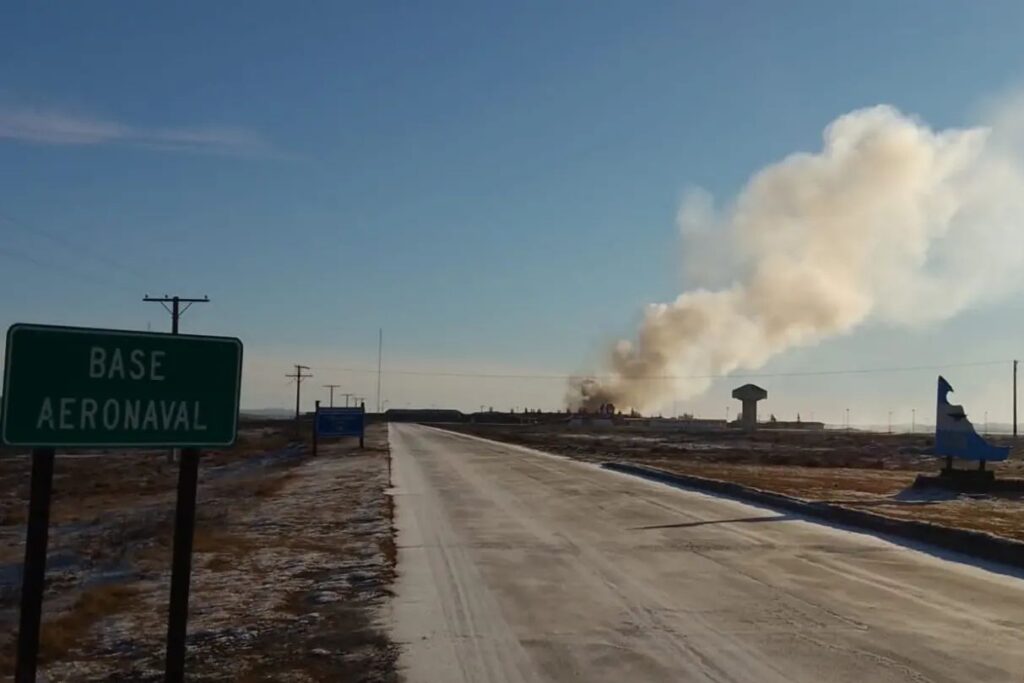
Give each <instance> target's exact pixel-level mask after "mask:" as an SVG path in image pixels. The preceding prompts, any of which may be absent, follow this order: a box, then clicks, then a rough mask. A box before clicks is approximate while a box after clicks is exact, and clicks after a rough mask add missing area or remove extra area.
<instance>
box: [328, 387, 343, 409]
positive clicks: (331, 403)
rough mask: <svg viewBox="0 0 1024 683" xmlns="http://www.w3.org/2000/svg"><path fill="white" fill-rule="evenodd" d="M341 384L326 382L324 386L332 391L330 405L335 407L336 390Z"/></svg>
mask: <svg viewBox="0 0 1024 683" xmlns="http://www.w3.org/2000/svg"><path fill="white" fill-rule="evenodd" d="M340 386H341V385H340V384H325V385H324V388H325V389H328V390H329V391H330V392H331V399H330V407H331V408H333V407H334V390H335V389H337V388H338V387H340Z"/></svg>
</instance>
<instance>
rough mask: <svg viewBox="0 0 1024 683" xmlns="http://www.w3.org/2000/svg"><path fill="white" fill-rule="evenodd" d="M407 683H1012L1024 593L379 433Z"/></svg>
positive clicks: (503, 451)
mask: <svg viewBox="0 0 1024 683" xmlns="http://www.w3.org/2000/svg"><path fill="white" fill-rule="evenodd" d="M390 441H391V452H392V459H393V483H394V485H395V500H396V505H397V525H398V529H399V537H398V543H399V579H398V584H397V595H396V598H395V600H394V603H393V608H392V609H393V614H392V615H391V618H392V629H393V636H394V637H395V639H396V640H397V641H398V642H400V643H401V644H402V648H403V653H402V656H401V659H400V666H401V667H402V669H403V673H404V675H405V676H406V678H407V680H409V681H413V682H415V681H425V682H426V681H429V682H430V683H447V682H449V681H450V682H453V683H458V682H466V683H484V682H486V681H583V682H592V681H614V682H615V683H629V682H633V681H722V682H725V681H736V682H742V683H771V682H776V681H777V682H779V683H790V682H791V681H808V682H811V683H821V682H831V681H856V682H857V683H884V682H888V681H915V682H924V681H950V682H952V681H955V682H956V683H978V682H980V681H997V682H999V683H1006V682H1011V681H1024V579H1022V578H1019V576H1014V575H1013V573H1012V572H1011V571H1010V570H1000V569H999V568H998V567H996V568H989V569H984V568H980V567H977V566H971V565H968V564H964V563H960V562H955V561H950V560H948V559H944V558H943V557H941V556H940V555H939V554H938V552H937V551H935V552H927V551H921V550H914V549H910V548H907V547H904V546H902V545H897V544H895V543H892V542H889V541H886V540H882V539H879V538H875V537H873V536H870V535H866V534H859V533H853V532H850V531H845V530H841V529H836V528H833V527H829V526H825V525H821V524H816V523H812V522H808V521H804V520H801V519H794V518H793V517H791V516H788V515H784V514H781V513H778V512H773V511H770V510H767V509H765V508H759V507H756V506H751V505H746V504H743V503H738V502H736V501H731V500H726V499H723V498H717V497H712V496H708V495H704V494H700V493H694V492H688V491H682V490H679V489H675V488H672V487H670V486H665V485H663V484H657V483H653V482H647V481H644V480H641V479H637V478H632V477H629V476H627V475H622V474H617V473H613V472H608V471H604V470H600V469H599V468H597V467H595V466H592V465H587V464H584V463H579V462H574V461H570V460H567V459H563V458H558V457H555V456H550V455H546V454H542V453H538V452H536V451H531V450H529V449H525V448H521V447H518V446H511V445H503V444H498V443H495V442H490V441H485V440H481V439H476V438H473V437H467V436H462V435H457V434H452V433H449V432H444V431H440V430H436V429H432V428H428V427H422V426H417V425H399V424H392V425H391V427H390Z"/></svg>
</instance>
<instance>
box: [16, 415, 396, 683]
mask: <svg viewBox="0 0 1024 683" xmlns="http://www.w3.org/2000/svg"><path fill="white" fill-rule="evenodd" d="M289 429H290V427H289V426H287V424H285V425H283V426H281V427H275V426H272V425H271V426H266V425H265V426H263V427H259V428H254V429H250V430H248V431H247V432H246V433H245V438H243V439H241V440H240V444H239V446H238V447H237V448H236V449H233V450H232V451H229V452H224V453H211V454H206V455H204V456H203V460H202V463H201V465H200V477H201V480H200V488H199V497H198V506H197V522H196V536H195V545H194V555H193V573H192V592H191V602H190V606H191V609H190V618H189V628H188V633H189V635H188V663H187V670H188V672H189V679H190V680H202V681H257V680H261V681H262V680H274V681H374V682H376V681H392V680H396V677H395V673H394V662H395V658H396V648H395V646H394V645H393V644H392V643H390V642H389V640H388V638H387V635H386V630H385V629H382V628H381V627H379V626H378V623H377V618H378V611H379V609H380V607H381V605H382V603H383V601H384V600H385V599H386V597H387V596H388V595H389V591H390V584H391V582H392V579H393V575H394V564H395V550H394V541H393V533H392V532H393V529H392V504H391V498H390V496H388V495H387V488H388V486H389V484H390V474H389V464H388V457H387V432H386V428H385V427H384V426H383V425H381V426H374V427H371V428H370V430H369V432H368V435H367V444H366V445H367V449H366V450H364V451H360V450H359V449H358V448H357V447H355V444H353V443H351V442H349V441H346V442H344V443H337V444H329V445H322V446H321V451H320V455H319V456H318V457H316V458H311V457H309V455H308V453H307V450H306V449H305V448H304V446H303V444H300V443H289V433H288V432H289ZM28 469H29V463H28V461H27V459H25V458H15V457H10V456H8V457H3V458H2V459H0V495H2V496H3V497H2V499H0V548H2V549H3V550H2V551H0V633H3V634H4V635H3V636H0V638H5V640H3V641H2V642H0V647H2V650H0V652H2V655H0V657H2V659H0V676H2V677H4V678H7V677H8V676H10V675H11V671H12V669H13V652H14V642H15V641H14V635H15V631H16V624H17V600H18V592H19V590H20V567H21V560H22V557H21V553H22V552H23V542H24V533H25V526H24V509H25V506H26V500H25V498H26V497H27V493H28ZM176 476H177V466H176V465H171V464H168V463H167V462H166V461H165V457H164V456H163V455H162V454H156V453H153V454H129V453H120V454H110V455H104V456H102V457H75V456H60V455H58V456H57V468H56V476H55V483H54V500H53V513H52V520H51V521H52V525H51V540H50V553H49V559H48V571H47V592H46V596H45V600H44V625H43V629H42V643H41V662H42V666H41V672H42V673H44V674H45V675H46V677H47V678H48V679H49V680H52V681H87V680H88V681H96V680H108V681H125V680H133V681H136V680H137V681H145V680H161V679H162V670H163V656H164V638H165V633H166V619H167V598H168V592H169V585H170V555H171V552H170V541H171V535H172V528H173V514H174V490H175V482H176Z"/></svg>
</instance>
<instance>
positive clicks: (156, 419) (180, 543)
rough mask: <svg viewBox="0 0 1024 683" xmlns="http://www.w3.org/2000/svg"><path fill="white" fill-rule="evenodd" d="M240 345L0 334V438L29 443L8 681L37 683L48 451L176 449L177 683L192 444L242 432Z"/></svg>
mask: <svg viewBox="0 0 1024 683" xmlns="http://www.w3.org/2000/svg"><path fill="white" fill-rule="evenodd" d="M241 376H242V343H241V342H240V341H239V340H238V339H234V338H228V337H200V336H193V335H166V334H154V333H148V332H129V331H123V330H101V329H91V328H78V327H56V326H49V325H24V324H17V325H13V326H11V328H10V329H9V330H8V331H7V351H6V362H5V364H4V384H3V403H2V405H0V437H2V441H3V443H5V444H7V445H9V446H29V447H32V449H33V451H32V486H31V494H30V499H29V522H28V529H27V531H26V540H25V567H24V572H23V580H22V597H21V614H20V619H19V631H18V660H17V664H16V672H17V675H16V680H17V681H19V683H21V682H22V681H26V682H27V681H33V680H35V672H36V662H37V657H38V650H39V626H40V614H41V606H42V597H43V585H44V578H45V570H46V545H47V536H48V529H49V511H50V494H51V490H52V482H53V460H54V452H55V449H56V448H95V447H105V448H150V447H184V448H185V450H184V451H183V452H182V458H181V470H180V472H179V479H178V502H177V510H176V516H175V525H174V558H173V566H172V576H171V604H170V611H169V618H168V629H167V669H166V680H168V681H181V680H184V657H185V632H186V622H187V620H188V593H189V577H190V572H191V560H192V538H193V531H194V527H195V500H196V482H197V480H198V470H199V447H202V446H231V445H233V444H234V442H235V436H236V433H237V431H238V401H239V393H240V387H241Z"/></svg>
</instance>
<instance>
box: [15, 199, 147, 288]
mask: <svg viewBox="0 0 1024 683" xmlns="http://www.w3.org/2000/svg"><path fill="white" fill-rule="evenodd" d="M0 221H3V222H4V223H6V224H7V225H9V226H10V227H12V228H15V229H17V230H20V231H22V232H24V233H28V234H31V235H38V236H40V237H43V238H44V239H46V240H48V241H49V242H51V243H53V244H56V245H58V246H60V247H63V248H64V249H66V250H67V251H69V252H70V253H71V254H72V255H73V256H74V257H75V258H76V259H80V258H82V257H87V258H91V259H92V260H94V261H96V262H98V263H102V264H103V265H105V266H108V267H110V268H116V269H117V270H121V271H124V272H125V273H128V274H131V275H133V276H135V277H147V275H148V274H147V273H146V271H145V270H143V269H141V268H137V267H135V266H130V265H128V264H126V263H123V262H121V261H118V260H117V259H113V258H111V257H109V256H107V255H106V254H103V253H101V252H98V251H96V249H94V248H93V247H91V246H89V245H87V244H85V243H83V242H79V241H77V240H71V239H68V238H67V237H65V236H63V235H60V234H58V233H55V232H51V231H49V230H45V229H43V228H40V227H39V226H37V225H27V224H26V223H24V222H22V221H16V220H14V219H13V218H11V217H10V216H8V215H5V214H0Z"/></svg>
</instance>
